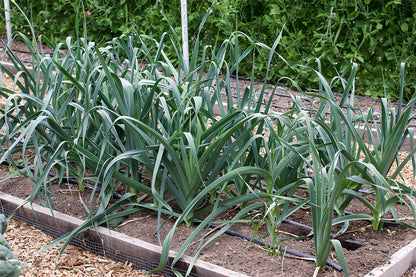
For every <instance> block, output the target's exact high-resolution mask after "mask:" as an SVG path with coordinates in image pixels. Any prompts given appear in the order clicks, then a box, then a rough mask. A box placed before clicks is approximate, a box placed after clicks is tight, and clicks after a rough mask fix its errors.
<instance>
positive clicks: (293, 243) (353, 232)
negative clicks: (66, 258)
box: [0, 46, 416, 277]
mask: <svg viewBox="0 0 416 277" xmlns="http://www.w3.org/2000/svg"><path fill="white" fill-rule="evenodd" d="M16 47H23V48H24V46H16ZM4 80H7V78H4ZM5 85H6V86H7V84H5ZM240 85H244V84H240ZM260 85H261V84H257V86H260ZM9 86H10V84H9ZM274 101H275V103H276V106H277V104H278V105H280V106H282V105H285V106H286V107H290V106H291V105H292V101H291V99H290V98H288V97H282V98H278V97H276V99H275V100H274ZM360 101H361V100H360ZM373 102H374V101H371V100H362V103H361V102H360V106H361V107H365V106H371V105H372V104H374V103H373ZM276 110H277V111H279V110H278V109H276ZM282 111H284V110H282ZM8 172H9V168H8V167H7V166H2V167H1V173H0V178H2V177H4V176H6V175H7V174H8ZM411 175H412V174H410V173H409V174H408V176H410V177H409V180H410V179H411ZM409 184H412V182H409ZM32 188H33V183H32V182H31V181H30V180H29V179H28V178H25V177H17V178H13V179H10V180H9V181H6V182H2V183H0V191H2V192H4V193H8V194H11V195H14V196H17V197H20V198H26V197H27V196H28V195H29V193H30V192H31V190H32ZM53 191H54V205H55V208H56V210H58V211H60V212H62V213H66V214H69V215H72V216H75V217H78V218H81V219H83V218H84V216H85V209H84V207H83V205H82V203H81V201H80V200H81V199H82V200H83V201H84V202H85V203H86V204H87V205H91V207H92V206H94V204H95V203H94V200H93V202H92V203H90V191H89V190H88V189H87V190H85V191H83V192H78V191H77V187H76V186H74V185H68V184H61V185H57V184H55V185H54V186H53ZM36 202H39V200H38V199H37V200H36ZM349 209H350V210H351V209H352V210H351V211H352V212H357V213H358V212H366V209H365V208H364V207H362V206H361V205H360V203H356V204H354V205H352V206H351V207H349ZM399 211H400V213H401V214H400V215H401V216H409V215H410V212H409V211H408V210H407V209H406V208H405V207H399ZM234 213H235V211H230V212H229V213H228V214H224V215H222V218H223V219H231V218H232V216H233V214H234ZM290 219H292V220H296V221H299V222H302V223H305V224H309V225H310V224H311V222H310V221H311V216H310V211H309V210H300V211H299V212H297V213H295V215H294V216H293V217H290ZM163 220H166V224H164V226H163V228H162V229H161V230H160V232H159V234H160V237H161V240H163V237H164V236H165V235H166V233H167V232H168V231H169V230H170V227H171V226H172V225H173V223H174V220H173V219H167V218H164V219H163ZM232 229H233V230H235V231H238V232H241V233H243V234H246V235H249V236H252V235H254V232H253V228H252V224H251V223H239V224H236V225H235V226H233V228H232ZM115 230H117V231H119V232H122V233H125V234H127V235H129V236H132V237H136V238H139V239H142V240H144V241H147V242H151V243H155V244H159V240H158V238H157V235H155V234H156V231H157V218H156V216H155V214H154V213H152V212H148V211H146V212H140V213H137V214H135V215H134V216H132V217H131V218H129V220H127V221H125V222H124V223H123V225H122V226H121V227H117V228H115ZM192 230H193V229H192V228H187V227H185V226H179V228H178V229H177V231H176V232H175V237H174V241H173V244H172V249H173V250H175V249H177V248H178V247H180V246H181V244H182V243H183V242H184V240H185V239H186V238H187V237H188V235H189V234H190V233H191V232H192ZM259 231H260V233H264V231H265V229H264V226H261V227H260V229H259ZM308 232H309V231H307V230H304V229H302V228H299V227H297V226H294V225H290V224H282V226H281V229H280V233H279V237H280V236H283V234H286V235H284V236H286V237H292V238H293V237H294V236H300V237H302V236H305V235H307V234H308ZM415 237H416V232H415V231H414V230H411V229H406V228H403V227H390V226H389V227H386V228H383V229H382V230H381V231H373V230H372V229H371V228H369V223H368V222H355V223H352V224H351V226H350V228H349V229H348V232H347V233H346V234H345V235H344V238H345V239H347V238H349V239H353V240H355V241H357V242H359V243H361V244H362V246H361V247H359V248H357V249H355V250H348V249H344V254H345V257H346V260H347V262H348V268H349V271H350V275H351V276H363V275H365V274H366V273H368V272H369V271H371V270H372V269H373V268H374V267H376V266H379V265H382V264H384V263H386V262H387V261H388V260H389V257H390V256H391V255H392V254H393V253H394V252H396V251H397V250H399V249H400V248H402V247H403V246H405V245H406V244H408V243H410V242H411V241H412V240H414V239H415ZM196 245H198V242H197V243H195V244H194V245H193V246H192V247H191V249H190V251H188V252H187V253H186V254H188V255H192V251H193V250H195V247H196ZM281 246H282V247H287V248H289V249H293V250H297V251H300V252H303V253H307V254H313V252H314V251H313V248H314V247H313V240H312V239H311V238H306V239H302V240H294V239H292V240H285V241H283V242H281ZM200 259H202V260H204V261H207V262H210V263H213V264H217V265H219V266H223V267H226V268H228V269H231V270H234V271H238V272H242V273H245V274H247V275H250V276H265V277H267V276H311V275H312V274H313V272H314V270H315V266H314V262H313V261H308V260H302V259H299V258H296V257H293V256H290V255H285V256H284V257H281V256H279V255H268V252H267V251H266V250H265V249H262V248H260V247H259V246H256V245H255V244H254V243H250V242H248V241H245V240H243V239H241V238H236V237H231V236H229V235H225V234H223V235H221V236H220V237H219V238H217V239H216V240H215V241H214V242H213V243H212V244H211V245H209V246H208V247H207V248H205V249H204V250H203V251H202V252H201V255H200ZM330 259H331V260H332V261H335V262H337V259H336V254H335V253H334V252H331V254H330ZM318 276H343V273H342V272H338V271H336V270H334V269H333V268H331V267H328V266H327V267H326V268H325V270H324V271H322V272H320V273H319V275H318Z"/></svg>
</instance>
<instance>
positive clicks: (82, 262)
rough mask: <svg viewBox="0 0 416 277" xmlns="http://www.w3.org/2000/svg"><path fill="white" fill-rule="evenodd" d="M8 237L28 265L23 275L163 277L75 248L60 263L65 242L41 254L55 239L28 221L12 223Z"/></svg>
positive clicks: (15, 250) (18, 254)
mask: <svg viewBox="0 0 416 277" xmlns="http://www.w3.org/2000/svg"><path fill="white" fill-rule="evenodd" d="M4 237H5V238H6V240H7V241H8V243H9V244H10V246H11V248H12V249H13V253H14V254H15V255H16V256H17V258H18V259H19V260H20V261H22V262H26V263H27V266H26V267H25V268H24V269H23V271H22V274H21V276H27V277H29V276H30V277H33V276H42V277H44V276H105V277H113V276H119V277H124V276H126V277H127V276H128V277H139V276H147V277H149V276H154V277H155V276H160V275H154V274H146V273H144V272H140V271H137V270H134V269H132V268H131V265H130V264H122V263H118V262H115V261H112V260H110V259H108V258H105V257H102V256H99V255H95V254H93V253H91V252H88V251H81V250H79V249H78V248H76V247H74V246H72V245H69V246H67V248H66V249H65V251H64V252H63V254H62V256H61V257H60V259H59V260H58V261H56V257H57V255H58V253H59V251H60V249H61V246H62V243H60V244H58V245H56V246H53V247H50V248H48V249H46V250H45V251H43V252H41V253H38V252H39V251H40V250H41V249H43V248H44V247H45V246H46V245H48V244H49V243H50V242H52V241H53V240H54V239H53V238H52V237H51V236H49V235H46V234H45V233H43V232H42V231H40V230H38V229H36V228H35V227H32V226H29V225H27V224H26V223H24V222H18V221H14V220H12V219H11V220H9V221H8V227H7V231H6V232H5V234H4Z"/></svg>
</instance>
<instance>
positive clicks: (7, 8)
mask: <svg viewBox="0 0 416 277" xmlns="http://www.w3.org/2000/svg"><path fill="white" fill-rule="evenodd" d="M4 9H5V11H4V15H5V17H6V32H7V39H8V40H9V41H11V40H12V26H11V25H10V3H9V0H4Z"/></svg>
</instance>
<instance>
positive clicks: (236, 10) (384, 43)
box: [0, 0, 416, 99]
mask: <svg viewBox="0 0 416 277" xmlns="http://www.w3.org/2000/svg"><path fill="white" fill-rule="evenodd" d="M16 2H17V3H18V4H19V5H20V6H22V7H25V8H24V9H25V11H26V13H27V14H28V15H29V18H30V19H31V20H32V22H33V23H34V26H35V31H36V33H37V34H38V35H39V34H45V35H47V36H48V37H50V38H54V39H55V40H56V41H59V40H61V41H62V40H63V39H65V38H66V37H67V36H72V37H78V36H77V34H76V30H77V28H74V26H75V25H74V22H76V20H77V18H78V19H79V20H80V21H82V20H83V18H84V17H85V18H86V23H87V26H88V37H89V38H90V39H91V40H92V41H97V42H100V41H101V42H105V41H109V40H111V39H112V38H113V37H117V36H119V35H121V34H129V33H130V32H131V26H132V23H133V22H134V26H135V29H136V31H137V32H138V33H140V34H146V35H150V36H152V37H158V36H160V35H161V34H162V33H163V32H164V31H166V30H169V27H170V26H171V27H172V28H174V29H175V31H176V32H177V33H180V26H181V24H180V18H181V17H180V3H179V0H174V1H166V0H159V1H155V0H143V1H140V2H138V3H137V2H133V1H126V0H121V1H115V0H111V1H100V0H82V1H68V0H58V1H53V0H46V1H35V0H24V1H23V0H21V1H16ZM210 5H211V2H210V1H208V2H206V1H202V2H201V1H188V19H189V34H190V37H191V44H192V42H193V36H195V35H196V34H197V32H198V27H199V25H200V20H201V18H203V16H204V14H205V13H206V11H207V9H208V8H209V6H210ZM415 7H416V4H415V3H414V2H413V1H400V0H396V1H371V0H359V1H348V0H343V1H317V0H314V1H285V0H277V1H271V0H262V1H260V0H250V1H248V0H220V1H216V2H215V3H214V5H213V7H212V10H211V11H210V16H209V17H208V19H207V22H206V23H205V26H206V29H205V31H204V33H203V35H202V36H201V44H202V45H206V44H215V43H214V42H215V41H223V40H225V39H227V38H229V37H230V35H231V33H232V32H234V31H236V30H238V31H242V32H244V33H246V34H248V35H249V36H250V37H251V38H253V39H254V40H255V41H261V42H263V43H265V44H266V45H271V44H272V43H273V40H274V38H275V37H276V31H277V30H281V29H282V28H283V27H284V30H285V31H284V33H283V36H282V40H281V43H280V45H279V47H278V52H279V53H280V54H281V55H282V56H283V57H284V58H285V59H286V60H287V61H288V63H289V64H290V65H291V66H294V67H295V68H296V65H298V64H302V65H305V64H309V65H310V66H312V67H315V65H316V64H315V59H316V58H319V59H320V60H321V63H322V72H323V73H324V74H325V75H326V76H336V75H337V74H338V73H339V74H341V73H342V72H344V71H346V70H348V68H349V66H350V62H351V61H353V62H356V63H358V64H359V65H360V66H359V71H358V72H357V78H358V79H359V80H360V84H361V85H362V87H365V88H366V89H363V90H362V91H359V92H358V93H361V94H365V95H369V96H371V97H375V98H378V97H384V96H386V97H389V98H393V99H394V98H397V96H398V90H399V85H398V84H397V81H398V78H399V76H398V74H397V73H396V72H399V66H400V62H406V64H407V68H408V72H409V74H407V76H408V77H407V80H406V84H408V85H407V86H406V87H405V92H404V93H405V94H404V98H405V99H410V98H411V96H412V89H413V88H414V82H415V77H414V76H415V74H413V73H414V72H415V67H416V58H415V57H414V56H413V55H412V54H413V53H414V50H415V46H414V45H415V37H416V36H415V35H414V34H415V33H416V26H415V24H414V23H413V22H414V19H415V17H416V9H415ZM14 11H15V9H13V12H12V22H13V27H14V30H16V31H22V32H24V33H28V31H29V28H28V24H27V23H26V22H25V21H24V18H22V17H21V16H20V14H19V12H18V11H17V10H16V12H14ZM87 12H88V15H87ZM0 16H3V13H1V15H0ZM1 22H4V19H2V20H1ZM2 24H4V23H2ZM285 24H286V25H285ZM3 30H4V28H3ZM82 30H83V28H82V26H81V27H80V31H81V32H82ZM260 51H263V50H261V49H258V52H260ZM252 55H255V54H254V53H253V54H252ZM257 56H259V55H256V59H257V61H258V62H257V63H256V64H257V65H258V66H257V68H256V72H258V73H257V74H258V76H257V77H261V76H262V75H264V71H265V67H264V64H267V63H265V61H264V60H263V59H264V56H263V57H257ZM266 56H267V55H266ZM247 60H250V59H247ZM274 64H275V66H274V67H273V68H272V70H271V72H270V76H269V78H270V80H273V81H277V80H279V78H280V77H282V76H292V77H295V76H297V80H298V81H299V82H300V83H302V84H303V85H304V86H307V87H308V86H309V87H312V84H313V82H316V81H317V80H316V76H313V75H309V74H308V73H305V72H304V71H297V72H294V71H293V69H292V68H291V67H289V66H287V65H286V64H284V63H281V62H277V61H275V62H274ZM239 71H240V74H241V73H249V72H251V65H250V64H249V62H243V63H242V64H241V66H240V70H239ZM339 90H342V89H341V88H339Z"/></svg>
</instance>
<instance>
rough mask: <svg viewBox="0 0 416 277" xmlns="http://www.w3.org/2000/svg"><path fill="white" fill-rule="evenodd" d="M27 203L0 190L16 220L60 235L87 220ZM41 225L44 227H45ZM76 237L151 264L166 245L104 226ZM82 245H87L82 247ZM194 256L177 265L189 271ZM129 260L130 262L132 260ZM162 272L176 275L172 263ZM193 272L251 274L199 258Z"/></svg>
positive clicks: (0, 201) (222, 276) (211, 276)
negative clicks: (46, 227) (39, 226)
mask: <svg viewBox="0 0 416 277" xmlns="http://www.w3.org/2000/svg"><path fill="white" fill-rule="evenodd" d="M23 203H24V200H23V199H20V198H17V197H14V196H12V195H9V194H5V193H3V192H0V205H1V208H2V212H4V213H6V215H7V216H8V214H7V213H10V212H13V211H15V210H16V209H17V210H16V214H15V216H14V217H13V218H15V217H16V216H17V219H16V220H19V219H20V220H23V221H25V222H27V223H29V224H30V225H31V222H32V223H35V224H33V225H35V227H38V225H44V226H48V229H49V230H50V231H51V230H52V233H54V234H55V236H56V235H58V236H60V235H62V234H66V233H68V232H71V231H72V230H74V229H75V228H76V227H78V226H79V225H80V224H82V223H83V221H82V220H80V219H78V218H75V217H72V216H69V215H66V214H63V213H60V212H57V211H54V212H53V215H52V214H51V210H50V209H47V208H45V207H42V206H40V205H38V204H35V203H33V204H30V203H26V204H24V205H22V204H23ZM40 229H41V230H42V228H40ZM47 233H48V232H47ZM49 233H51V232H49ZM49 235H53V234H49ZM76 239H78V241H80V243H74V244H75V246H78V247H79V246H81V248H84V249H83V250H90V251H91V250H92V252H98V254H101V255H102V254H104V255H105V256H110V258H112V257H111V256H112V255H107V254H111V253H116V254H115V256H120V257H123V256H124V255H128V256H130V257H136V258H138V259H141V260H143V261H145V263H146V261H147V264H148V265H151V266H155V265H158V263H159V260H160V256H161V250H162V247H160V246H157V245H154V244H151V243H148V242H146V241H143V240H140V239H136V238H132V237H129V236H127V235H125V234H122V233H119V232H116V231H112V230H109V229H108V228H104V227H97V229H89V230H87V231H85V232H83V233H81V234H79V235H78V236H77V238H76ZM91 242H92V244H93V245H95V247H93V248H96V249H89V248H90V247H87V245H89V244H91ZM82 245H84V246H86V247H82ZM97 246H98V247H97ZM100 248H101V249H100ZM97 249H98V251H97ZM94 250H96V251H94ZM100 250H101V251H100ZM100 252H101V253H100ZM176 254H177V253H176V252H175V251H170V252H169V262H168V265H169V264H170V263H171V262H172V260H173V259H174V258H175V257H176ZM192 260H193V258H192V257H189V256H186V255H183V256H182V257H181V258H180V260H179V261H178V262H177V263H176V264H175V269H178V270H180V271H181V272H183V273H185V272H186V270H187V268H188V266H189V264H190V263H191V262H192ZM122 262H125V261H122ZM128 262H129V263H130V262H131V261H128ZM142 264H143V263H142ZM150 269H151V268H142V269H141V270H150ZM159 274H164V275H166V276H174V274H173V272H172V271H171V270H170V266H166V267H165V269H164V271H162V272H161V273H160V272H159ZM191 276H204V277H205V276H207V277H234V276H235V277H248V276H247V275H244V274H242V273H239V272H235V271H232V270H229V269H226V268H223V267H220V266H217V265H214V264H211V263H208V262H204V261H201V260H197V261H196V262H195V263H194V266H193V268H192V275H191Z"/></svg>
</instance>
